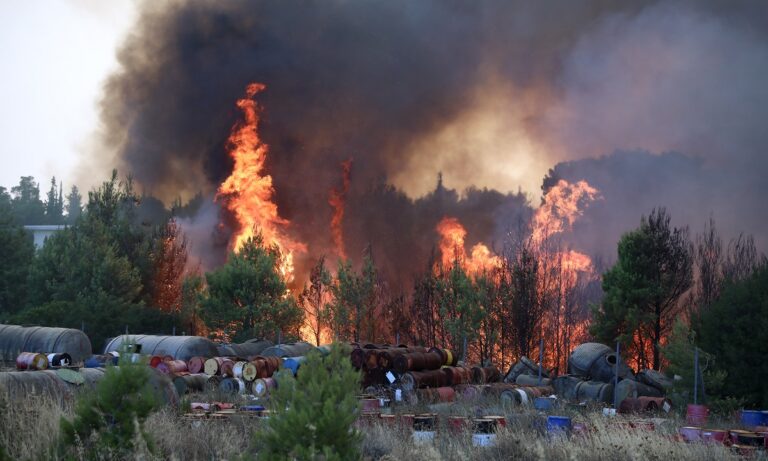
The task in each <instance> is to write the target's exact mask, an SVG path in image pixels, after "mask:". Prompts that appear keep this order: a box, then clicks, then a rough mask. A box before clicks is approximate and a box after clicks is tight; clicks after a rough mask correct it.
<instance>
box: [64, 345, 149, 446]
mask: <svg viewBox="0 0 768 461" xmlns="http://www.w3.org/2000/svg"><path fill="white" fill-rule="evenodd" d="M131 349H132V347H131V345H129V344H123V346H122V347H121V351H124V352H127V351H128V350H131ZM130 357H131V354H129V353H122V354H121V356H120V362H119V366H118V367H113V366H109V367H107V370H106V372H105V374H104V378H103V379H102V380H101V381H100V382H99V383H98V384H97V386H96V389H95V392H92V393H86V394H83V396H82V397H81V398H80V399H79V400H78V401H77V404H76V407H75V416H74V419H73V420H72V421H69V420H67V419H65V418H62V419H61V430H62V433H63V436H64V437H63V440H64V444H65V446H70V447H72V446H81V445H82V446H83V447H84V448H86V449H87V450H86V453H87V454H88V455H89V456H92V457H94V458H99V457H104V456H105V454H106V455H107V456H109V454H115V455H117V456H121V455H123V454H128V453H132V452H133V451H135V449H136V448H137V447H136V442H137V441H143V442H145V443H146V444H147V446H148V447H150V448H151V440H150V438H149V436H148V435H147V434H146V433H145V432H144V431H143V423H144V420H145V419H146V418H147V416H149V414H150V413H151V412H152V410H154V409H155V408H156V407H157V406H158V402H159V399H158V398H157V396H156V395H155V393H154V390H153V389H152V387H151V385H150V381H149V380H150V369H149V367H147V366H146V365H145V364H140V363H133V362H132V361H131V359H130Z"/></svg>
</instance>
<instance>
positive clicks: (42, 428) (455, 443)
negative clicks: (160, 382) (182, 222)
mask: <svg viewBox="0 0 768 461" xmlns="http://www.w3.org/2000/svg"><path fill="white" fill-rule="evenodd" d="M215 397H220V396H215V395H196V396H192V400H194V401H206V400H208V401H210V399H212V398H215ZM1 405H2V408H0V410H2V411H0V445H2V446H3V447H5V450H6V452H7V454H8V456H9V457H10V458H11V459H48V458H50V457H51V453H52V451H51V447H54V446H55V445H56V443H57V442H58V437H59V427H58V426H59V420H60V418H62V417H65V418H69V417H71V415H72V402H56V401H52V400H51V399H48V398H45V397H40V396H30V397H28V398H27V399H26V400H25V401H23V402H12V403H10V402H7V401H5V402H3V403H2V404H1ZM386 411H391V412H394V413H398V414H399V413H403V414H405V413H423V412H427V411H428V412H431V413H436V414H438V415H440V416H441V417H445V416H449V415H451V416H458V415H461V416H483V415H489V414H498V415H504V416H506V417H507V421H508V423H507V426H506V427H505V428H502V429H500V430H499V431H498V432H497V434H496V443H495V444H494V445H493V446H490V447H475V446H473V444H472V434H471V432H469V431H462V432H453V431H450V430H449V429H448V428H447V427H446V426H444V425H440V426H439V427H438V430H437V433H436V436H435V439H434V441H431V442H417V441H415V440H414V438H413V436H412V432H411V430H410V429H405V428H402V427H400V426H399V425H393V424H386V423H383V422H381V421H379V420H375V419H373V420H370V421H368V420H366V422H361V423H360V424H359V426H358V428H359V430H360V431H361V433H362V453H363V456H364V459H366V460H381V461H391V460H409V461H418V460H425V461H426V460H430V461H431V460H508V459H522V460H582V459H583V460H643V459H650V460H696V461H707V460H713V461H714V460H729V459H734V460H736V459H743V458H742V457H740V456H739V455H738V454H736V453H734V452H733V451H732V450H731V449H729V448H727V447H724V446H719V445H704V444H686V443H683V442H681V441H679V440H677V438H676V437H675V435H676V433H677V429H678V428H679V427H680V426H681V425H684V424H683V422H682V421H680V420H678V419H676V418H674V417H669V416H667V415H665V417H664V418H655V419H652V420H651V421H653V422H654V426H655V429H654V430H652V431H650V430H644V429H635V428H631V427H629V426H630V425H629V424H628V423H629V422H630V421H632V420H637V418H625V417H623V416H616V417H610V418H609V417H605V416H603V415H602V414H601V413H600V412H598V411H597V410H596V409H591V410H575V409H573V408H570V409H568V408H565V409H561V410H559V411H558V412H557V414H565V415H569V416H571V417H572V418H573V420H574V421H575V422H580V423H584V424H585V425H586V427H587V428H588V430H587V431H586V432H582V433H579V434H578V435H577V434H574V435H572V436H571V437H569V438H565V437H551V436H548V435H547V434H546V432H545V431H544V430H543V428H542V423H541V422H542V421H543V419H542V418H543V415H541V414H540V413H537V412H535V411H533V410H528V409H509V410H504V409H502V408H500V407H498V405H497V402H494V401H490V400H483V401H478V402H471V403H467V402H461V403H455V404H438V405H432V406H426V405H422V406H416V407H412V406H403V407H397V408H393V409H387V410H386ZM440 420H441V421H444V420H445V418H440ZM646 421H647V419H646ZM262 423H263V419H261V418H253V417H242V416H230V417H227V418H225V419H221V420H212V419H205V420H199V421H198V420H191V419H190V418H186V417H184V415H183V412H182V411H181V410H179V409H175V408H165V409H163V410H161V411H159V412H156V413H154V414H153V415H152V416H151V417H150V418H149V419H148V421H147V423H146V426H145V430H146V431H147V432H148V433H149V434H151V437H152V439H153V442H154V445H155V450H154V451H155V454H152V453H150V451H149V450H148V449H147V448H146V447H145V446H142V445H141V444H140V446H139V448H138V449H137V452H136V453H135V456H134V459H173V460H187V459H238V458H240V459H242V458H241V457H244V458H245V459H248V458H251V457H253V456H254V455H255V454H256V453H257V451H258V447H255V446H253V444H252V442H251V439H252V435H253V433H254V432H255V431H257V430H259V426H260V424H262ZM721 424H722V425H725V427H730V426H727V423H725V422H723V423H721ZM296 430H302V428H296ZM74 455H75V457H77V458H81V459H83V458H85V455H86V454H85V453H82V452H78V453H75V454H74ZM753 459H768V458H766V456H765V454H764V453H759V454H758V455H757V456H756V457H755V458H753Z"/></svg>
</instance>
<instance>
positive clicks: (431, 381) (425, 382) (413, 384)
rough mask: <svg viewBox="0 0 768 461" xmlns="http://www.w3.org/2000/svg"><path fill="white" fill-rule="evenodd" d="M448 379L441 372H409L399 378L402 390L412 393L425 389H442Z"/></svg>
mask: <svg viewBox="0 0 768 461" xmlns="http://www.w3.org/2000/svg"><path fill="white" fill-rule="evenodd" d="M447 383H448V378H447V376H446V375H445V373H444V372H443V370H439V369H438V370H424V371H410V372H408V373H405V374H404V375H402V376H401V377H400V384H401V385H402V387H403V390H406V391H412V390H415V389H421V388H425V387H444V386H446V384H447Z"/></svg>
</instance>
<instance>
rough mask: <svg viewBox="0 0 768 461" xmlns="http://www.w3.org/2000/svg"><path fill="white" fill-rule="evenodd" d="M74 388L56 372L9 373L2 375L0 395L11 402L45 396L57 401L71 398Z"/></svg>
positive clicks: (0, 376) (0, 375)
mask: <svg viewBox="0 0 768 461" xmlns="http://www.w3.org/2000/svg"><path fill="white" fill-rule="evenodd" d="M73 391H74V386H71V385H69V384H68V383H67V382H65V381H64V380H62V379H60V378H59V377H58V376H57V374H56V371H54V370H41V371H9V372H2V373H0V393H3V394H7V395H8V397H9V398H10V400H11V402H13V401H14V400H16V401H18V400H20V399H24V398H26V397H27V396H29V395H43V396H48V397H52V398H54V399H57V400H63V399H67V398H71V397H72V395H73Z"/></svg>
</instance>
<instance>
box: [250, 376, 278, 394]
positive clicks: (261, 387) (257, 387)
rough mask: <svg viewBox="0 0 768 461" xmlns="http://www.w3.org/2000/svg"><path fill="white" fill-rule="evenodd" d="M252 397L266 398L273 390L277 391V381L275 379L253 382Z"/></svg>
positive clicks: (261, 379)
mask: <svg viewBox="0 0 768 461" xmlns="http://www.w3.org/2000/svg"><path fill="white" fill-rule="evenodd" d="M251 389H252V390H253V393H254V395H256V396H258V397H266V396H268V395H269V392H270V391H271V390H273V389H277V380H276V379H275V378H260V379H257V380H256V381H254V382H253V386H251Z"/></svg>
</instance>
